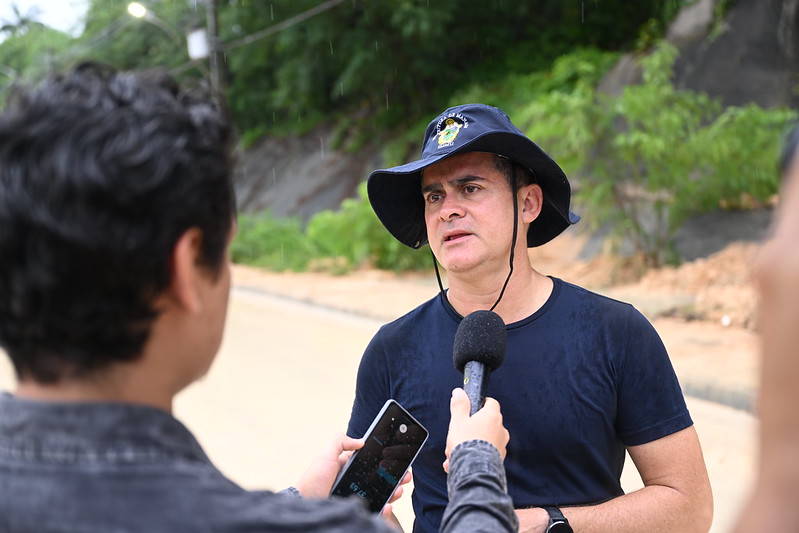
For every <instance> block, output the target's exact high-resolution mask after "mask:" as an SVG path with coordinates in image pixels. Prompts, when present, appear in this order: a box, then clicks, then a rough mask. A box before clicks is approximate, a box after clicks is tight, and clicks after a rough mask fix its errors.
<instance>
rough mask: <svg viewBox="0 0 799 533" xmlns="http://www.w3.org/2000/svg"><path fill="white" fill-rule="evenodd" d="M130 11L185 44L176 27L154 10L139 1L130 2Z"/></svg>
mask: <svg viewBox="0 0 799 533" xmlns="http://www.w3.org/2000/svg"><path fill="white" fill-rule="evenodd" d="M128 13H130V15H131V16H133V17H135V18H137V19H143V20H146V21H147V22H149V23H151V24H154V25H156V26H158V27H159V28H161V29H162V30H164V32H165V33H166V34H167V35H169V37H170V38H171V39H172V40H173V41H175V43H177V44H179V45H180V46H183V39H182V38H181V36H180V35H178V33H177V32H176V31H175V30H174V28H172V26H170V25H169V24H167V23H166V22H164V21H163V20H161V19H160V18H158V17H156V16H155V14H154V13H153V12H152V11H150V10H149V9H147V8H146V7H144V6H143V5H141V4H140V3H138V2H131V3H129V4H128Z"/></svg>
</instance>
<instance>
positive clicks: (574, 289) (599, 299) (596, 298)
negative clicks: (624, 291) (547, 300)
mask: <svg viewBox="0 0 799 533" xmlns="http://www.w3.org/2000/svg"><path fill="white" fill-rule="evenodd" d="M552 279H553V281H554V282H555V286H556V288H557V289H556V290H559V291H561V292H562V293H563V294H564V295H565V296H566V297H568V298H574V299H578V300H581V301H583V302H587V303H591V304H592V305H598V306H603V307H604V306H607V307H610V308H617V309H619V310H621V309H626V310H631V309H634V307H633V305H632V304H630V303H629V302H625V301H622V300H619V299H617V298H613V297H611V296H608V295H607V294H601V293H599V292H596V291H593V290H591V289H587V288H585V287H581V286H580V285H575V284H574V283H570V282H568V281H564V280H562V279H560V278H552Z"/></svg>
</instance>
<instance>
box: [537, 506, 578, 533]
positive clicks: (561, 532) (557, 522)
mask: <svg viewBox="0 0 799 533" xmlns="http://www.w3.org/2000/svg"><path fill="white" fill-rule="evenodd" d="M544 509H546V511H547V513H549V525H547V533H574V530H573V529H572V527H571V526H570V525H569V521H568V520H566V517H565V516H563V513H561V512H560V509H558V508H557V507H544Z"/></svg>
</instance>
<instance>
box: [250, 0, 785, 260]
mask: <svg viewBox="0 0 799 533" xmlns="http://www.w3.org/2000/svg"><path fill="white" fill-rule="evenodd" d="M721 1H722V0H697V1H696V2H694V3H692V4H691V5H690V6H688V7H686V8H684V9H683V10H682V11H681V12H680V14H679V15H678V16H677V17H676V18H675V20H674V22H673V23H672V25H671V27H670V28H669V30H668V33H667V39H668V40H669V41H670V42H672V43H673V44H674V45H675V46H677V47H678V48H679V49H680V52H681V53H680V58H679V59H678V61H677V63H676V64H675V80H674V81H675V84H676V85H677V87H679V88H683V89H691V90H695V91H702V92H706V93H708V94H709V95H711V96H714V97H718V98H720V99H721V101H722V102H723V103H724V104H725V105H728V106H730V105H743V104H747V103H750V102H754V103H756V104H758V105H760V106H762V107H773V106H790V107H796V106H797V104H798V103H799V100H798V99H797V96H796V94H795V92H796V91H795V89H796V87H797V84H798V83H799V80H798V79H797V76H796V74H797V72H799V57H797V56H799V52H798V51H799V30H798V29H797V23H798V22H799V19H798V18H797V17H798V16H799V0H731V3H732V5H731V7H729V9H728V11H727V13H726V16H725V17H724V19H723V20H716V14H715V13H716V11H717V4H719V2H721ZM639 80H640V72H639V69H638V66H637V60H636V58H635V57H634V56H632V55H628V56H624V57H623V58H622V59H621V60H620V61H619V62H618V64H617V65H616V66H615V68H614V69H613V70H612V71H611V72H610V73H609V74H608V76H607V77H606V78H605V79H604V80H603V82H602V84H601V88H602V89H603V90H605V91H607V92H610V93H617V92H618V91H620V90H621V89H622V88H623V87H624V86H625V85H627V84H630V83H635V82H637V81H639ZM330 138H331V130H330V128H328V127H320V128H317V129H315V130H314V131H312V132H310V133H308V134H306V135H304V136H303V137H293V138H282V139H275V138H267V139H263V140H262V141H260V142H259V143H258V144H256V145H255V146H253V147H252V148H250V149H249V150H247V152H246V153H245V154H242V158H241V159H242V160H241V165H240V171H239V176H238V178H237V181H236V192H237V196H238V205H239V209H240V210H241V211H242V212H254V211H259V210H263V209H269V210H271V211H272V212H273V213H274V214H276V215H278V216H299V217H301V218H302V219H303V220H307V219H308V218H310V217H311V216H312V215H313V214H315V213H316V212H318V211H320V210H322V209H337V208H338V207H339V205H340V203H341V201H342V200H343V199H345V198H351V197H354V196H355V195H356V191H357V187H358V184H359V183H360V182H362V181H363V180H364V179H366V177H367V176H368V174H369V172H370V171H371V170H373V169H375V168H378V167H380V166H381V164H382V162H381V161H380V157H379V150H378V148H377V147H374V146H367V147H365V148H364V149H362V150H360V151H359V152H358V153H355V154H351V153H341V152H338V151H335V150H332V149H331V148H330ZM694 253H695V252H694ZM694 253H691V254H690V255H694Z"/></svg>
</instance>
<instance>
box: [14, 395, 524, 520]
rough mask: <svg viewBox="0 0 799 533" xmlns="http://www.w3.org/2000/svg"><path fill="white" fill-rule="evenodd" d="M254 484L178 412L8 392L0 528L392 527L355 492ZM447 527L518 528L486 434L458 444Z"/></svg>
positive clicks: (450, 479) (494, 450)
mask: <svg viewBox="0 0 799 533" xmlns="http://www.w3.org/2000/svg"><path fill="white" fill-rule="evenodd" d="M296 495H297V493H296V490H287V491H283V492H282V493H273V492H268V491H246V490H244V489H242V488H241V487H239V486H238V485H236V484H235V483H233V482H232V481H230V480H229V479H227V478H226V477H225V476H224V475H223V474H222V473H221V472H220V471H219V470H217V469H216V468H215V467H214V465H213V464H212V463H211V462H210V460H209V459H208V457H207V456H206V455H205V452H204V451H203V450H202V448H201V446H200V444H199V443H198V442H197V440H196V439H195V438H194V436H193V435H192V434H191V432H189V430H188V429H187V428H186V427H185V426H184V425H183V424H181V423H180V422H179V421H178V420H177V419H175V418H174V417H173V416H172V415H171V414H169V413H167V412H166V411H162V410H160V409H156V408H153V407H147V406H141V405H131V404H123V403H46V402H36V401H29V400H22V399H18V398H15V397H13V396H12V395H10V394H7V393H0V531H2V532H3V533H23V532H25V533H56V532H57V533H65V532H70V533H95V532H96V533H117V532H119V533H122V532H131V533H133V532H135V533H145V532H146V533H158V532H170V533H182V532H187V533H188V532H191V533H201V532H209V533H210V532H245V531H246V532H261V531H269V532H283V531H285V532H288V531H292V532H315V531H326V532H348V533H351V532H361V531H394V530H393V529H392V528H391V527H390V526H389V525H388V524H387V523H386V522H385V521H384V520H383V519H382V518H380V517H378V516H376V515H372V514H370V513H368V512H366V510H365V509H364V508H363V506H362V505H360V503H359V502H358V501H355V500H352V499H347V500H336V501H332V500H304V499H302V498H299V497H297V496H296ZM449 495H450V504H449V506H448V507H447V511H446V514H445V515H444V520H443V522H442V526H441V527H442V529H441V530H442V531H452V532H455V531H459V532H460V531H486V532H489V531H490V532H502V531H516V530H517V528H518V522H517V520H516V516H515V514H514V512H513V506H512V502H511V500H510V498H509V497H508V495H507V490H506V480H505V473H504V469H503V468H502V461H501V459H500V457H499V454H498V453H497V451H496V449H495V448H494V447H493V446H491V445H490V444H488V443H486V442H481V441H470V442H466V443H463V444H461V445H460V446H458V447H457V448H456V449H455V450H454V451H453V453H452V458H451V467H450V476H449Z"/></svg>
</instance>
